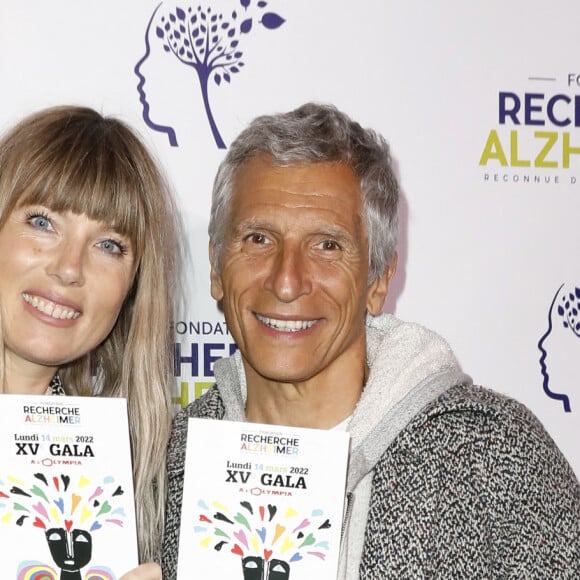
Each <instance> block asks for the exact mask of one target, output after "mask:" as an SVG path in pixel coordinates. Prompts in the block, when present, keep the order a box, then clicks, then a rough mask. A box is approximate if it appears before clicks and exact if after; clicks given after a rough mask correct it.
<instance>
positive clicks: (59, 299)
mask: <svg viewBox="0 0 580 580" xmlns="http://www.w3.org/2000/svg"><path fill="white" fill-rule="evenodd" d="M23 294H28V295H29V296H36V297H37V298H40V299H41V300H48V301H49V302H54V304H56V305H57V306H64V307H65V308H70V309H71V310H74V311H75V312H78V313H79V314H82V313H83V310H82V307H81V305H80V304H79V303H78V302H75V301H74V300H70V299H69V298H65V297H64V296H60V295H59V294H56V293H54V292H43V291H42V290H25V291H24V292H23Z"/></svg>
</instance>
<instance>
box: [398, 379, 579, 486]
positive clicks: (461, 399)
mask: <svg viewBox="0 0 580 580" xmlns="http://www.w3.org/2000/svg"><path fill="white" fill-rule="evenodd" d="M396 444H397V445H398V446H399V450H400V449H403V448H404V449H406V450H407V451H408V452H409V453H411V454H412V455H415V456H419V455H422V456H423V457H429V458H430V460H431V461H434V462H435V463H437V462H439V463H440V464H441V465H449V464H450V463H457V464H463V465H464V466H465V467H466V468H467V466H468V465H471V466H472V467H473V465H487V466H488V467H489V468H490V469H492V468H493V470H494V471H495V472H499V471H502V469H503V467H505V469H506V470H507V471H508V472H510V474H511V475H514V474H517V473H518V471H520V472H523V471H528V469H529V467H530V466H534V467H533V468H534V469H539V470H540V471H541V470H544V473H543V477H545V476H547V471H549V472H550V473H551V474H552V476H553V477H555V478H558V479H559V478H562V479H563V480H565V481H567V482H568V483H567V484H568V486H570V488H571V489H572V490H573V494H575V495H576V496H577V495H578V493H579V489H578V482H577V479H576V477H575V476H574V473H573V471H572V468H571V467H570V465H569V463H568V462H567V460H566V458H565V457H564V455H563V454H562V452H561V451H560V450H559V448H558V446H557V445H556V443H555V442H554V440H553V439H552V437H551V436H550V435H549V434H548V432H547V431H546V429H545V428H544V426H543V425H542V423H541V422H540V420H539V419H538V418H537V417H536V416H535V415H534V413H533V412H532V411H531V410H530V409H529V408H528V407H526V406H525V405H523V404H522V403H520V402H518V401H516V400H515V399H513V398H511V397H509V396H506V395H503V394H500V393H498V392H496V391H493V390H491V389H487V388H484V387H480V386H474V385H457V386H454V387H452V388H450V389H449V390H447V391H446V392H445V393H443V394H442V395H440V396H439V397H438V398H437V399H436V400H434V401H433V402H431V403H430V404H429V405H427V406H426V407H425V408H424V409H423V411H422V412H421V413H419V414H418V415H417V416H416V417H415V418H414V419H413V420H411V422H410V423H409V425H408V426H407V428H406V429H405V430H404V431H403V432H402V433H401V434H400V438H399V441H398V442H396Z"/></svg>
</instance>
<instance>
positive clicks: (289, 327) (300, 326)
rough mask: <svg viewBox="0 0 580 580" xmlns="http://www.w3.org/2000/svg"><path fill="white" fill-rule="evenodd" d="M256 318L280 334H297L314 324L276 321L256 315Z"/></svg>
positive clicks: (308, 321)
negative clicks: (280, 332)
mask: <svg viewBox="0 0 580 580" xmlns="http://www.w3.org/2000/svg"><path fill="white" fill-rule="evenodd" d="M256 318H257V319H258V320H259V321H260V322H262V323H263V324H265V325H266V326H269V327H270V328H275V329H276V330H280V331H282V332H298V331H299V330H305V329H307V328H310V327H311V326H313V325H314V324H315V323H316V320H278V319H276V318H267V317H265V316H261V315H260V314H256Z"/></svg>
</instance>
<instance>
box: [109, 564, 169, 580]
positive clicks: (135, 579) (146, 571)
mask: <svg viewBox="0 0 580 580" xmlns="http://www.w3.org/2000/svg"><path fill="white" fill-rule="evenodd" d="M119 580H162V577H161V566H159V564H156V563H155V562H149V563H148V564H141V566H139V567H137V568H135V569H134V570H131V571H130V572H127V573H126V574H123V576H121V578H119Z"/></svg>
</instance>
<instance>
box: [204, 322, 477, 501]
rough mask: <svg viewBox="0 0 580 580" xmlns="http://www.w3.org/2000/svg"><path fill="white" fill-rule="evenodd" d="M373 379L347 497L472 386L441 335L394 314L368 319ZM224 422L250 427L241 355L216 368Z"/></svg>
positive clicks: (359, 414)
mask: <svg viewBox="0 0 580 580" xmlns="http://www.w3.org/2000/svg"><path fill="white" fill-rule="evenodd" d="M366 325H367V336H366V339H367V364H368V366H369V368H370V374H369V377H368V380H367V384H366V386H365V388H364V390H363V393H362V396H361V398H360V400H359V403H358V405H357V406H356V408H355V410H354V412H353V415H352V418H351V421H350V424H349V427H348V431H349V433H350V435H351V452H350V461H349V469H348V477H347V491H351V490H352V489H353V488H354V487H355V486H356V484H357V483H358V482H359V481H360V480H361V479H362V478H363V477H364V476H365V475H366V474H367V473H369V472H370V471H371V470H372V469H373V467H374V466H375V464H376V463H377V461H378V460H379V458H380V457H381V455H382V454H383V452H384V451H385V449H386V448H387V447H388V446H389V445H390V444H391V443H392V441H393V440H394V439H395V437H396V436H397V435H398V433H399V432H400V431H401V430H402V429H404V427H405V426H406V425H407V424H408V423H409V421H410V420H411V419H412V418H413V417H414V416H415V415H416V414H417V413H418V412H419V411H420V410H421V409H422V408H423V407H425V406H426V405H427V404H428V403H430V402H431V401H433V400H435V399H436V398H437V397H439V395H441V394H442V393H443V392H445V391H446V390H447V389H449V388H451V387H452V386H454V385H457V384H471V379H470V378H469V377H468V376H467V375H465V374H463V373H462V372H461V369H460V367H459V364H458V362H457V360H456V358H455V356H454V355H453V352H452V351H451V348H450V347H449V345H448V344H447V342H445V340H443V339H442V338H441V337H440V336H439V335H437V334H435V333H434V332H431V331H430V330H427V329H426V328H424V327H423V326H420V325H418V324H413V323H408V322H402V321H400V320H398V319H397V318H396V317H394V316H393V315H391V314H381V315H379V316H374V317H373V316H370V315H369V316H368V317H367V320H366ZM214 372H215V377H216V383H217V386H218V389H219V392H220V395H221V398H222V401H223V403H224V407H225V416H224V419H227V420H230V421H245V420H246V416H245V404H246V396H247V386H246V377H245V372H244V365H243V362H242V356H241V353H240V352H239V351H237V352H236V353H234V354H233V355H232V356H230V357H228V358H225V359H221V360H219V361H217V362H216V363H215V366H214Z"/></svg>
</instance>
